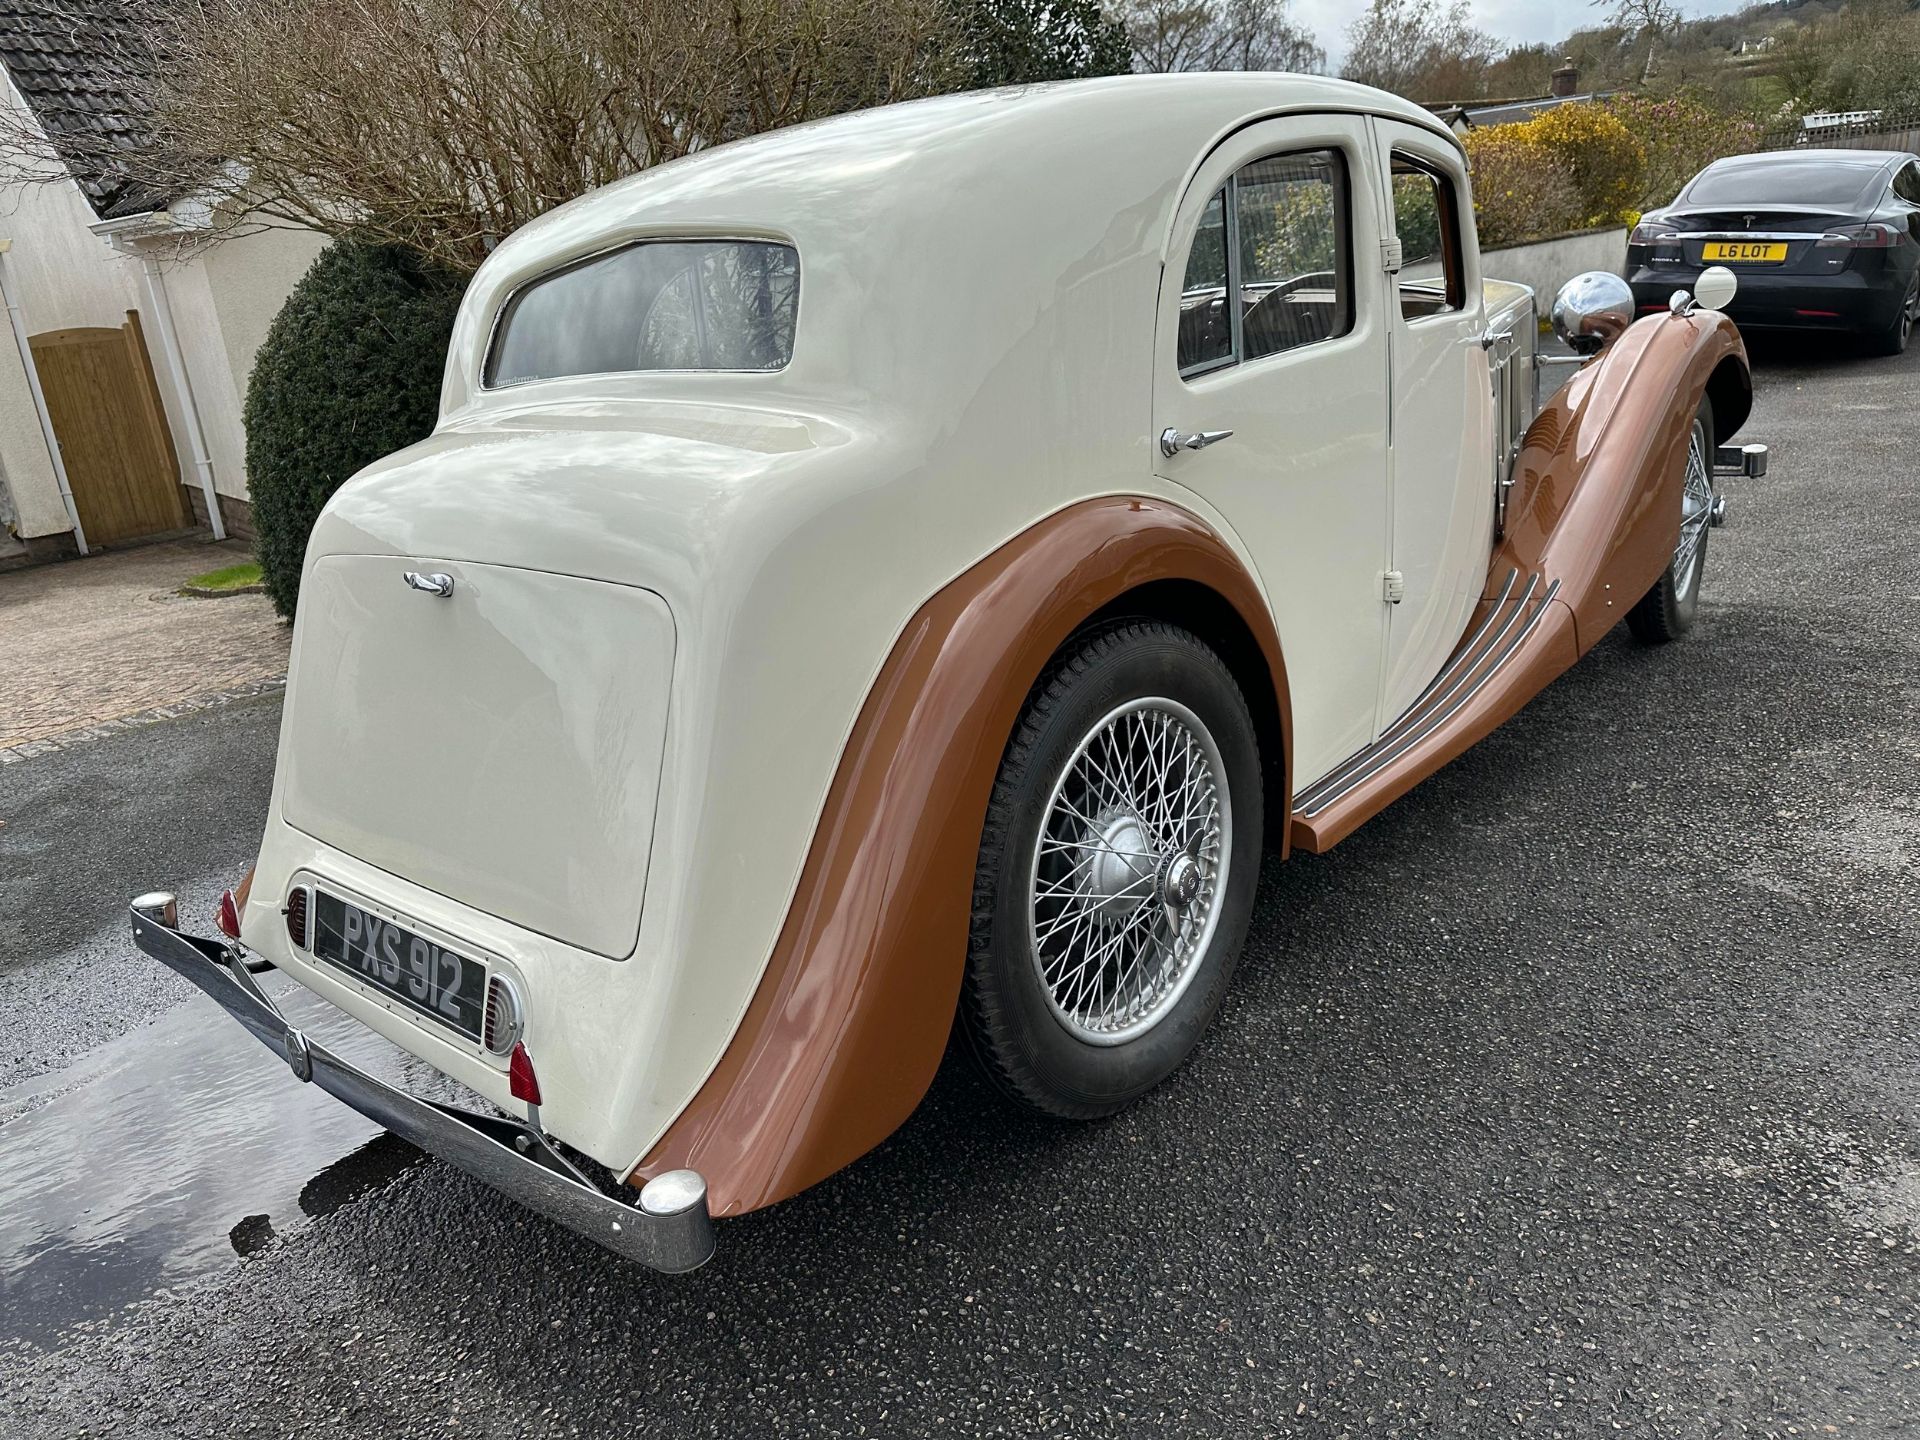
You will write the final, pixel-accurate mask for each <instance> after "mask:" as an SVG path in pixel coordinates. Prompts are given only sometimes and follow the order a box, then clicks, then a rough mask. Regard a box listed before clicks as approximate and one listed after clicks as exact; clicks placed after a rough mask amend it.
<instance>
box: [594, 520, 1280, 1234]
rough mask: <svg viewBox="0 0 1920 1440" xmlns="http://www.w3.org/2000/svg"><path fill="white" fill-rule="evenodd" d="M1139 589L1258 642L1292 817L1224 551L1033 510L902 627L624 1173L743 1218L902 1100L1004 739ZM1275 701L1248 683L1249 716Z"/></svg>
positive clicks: (951, 988)
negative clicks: (740, 981) (703, 1042)
mask: <svg viewBox="0 0 1920 1440" xmlns="http://www.w3.org/2000/svg"><path fill="white" fill-rule="evenodd" d="M1135 592H1139V593H1141V594H1143V595H1149V596H1152V597H1153V599H1154V603H1155V604H1164V603H1170V602H1172V601H1173V600H1175V599H1177V600H1179V601H1180V602H1181V603H1185V604H1188V605H1197V609H1196V610H1195V611H1194V612H1193V613H1196V614H1204V613H1206V611H1207V609H1208V607H1209V605H1224V606H1225V607H1227V608H1228V609H1230V611H1231V613H1232V616H1233V617H1234V618H1236V619H1237V621H1238V628H1237V630H1236V636H1235V638H1236V639H1238V640H1242V641H1243V640H1244V639H1245V637H1249V636H1250V637H1251V638H1252V641H1253V646H1254V653H1255V655H1257V657H1258V664H1259V666H1260V669H1261V670H1262V671H1263V672H1264V673H1263V674H1260V675H1258V676H1255V677H1250V676H1249V675H1248V674H1247V673H1246V666H1247V664H1248V663H1249V657H1246V656H1244V655H1243V656H1242V658H1241V660H1240V673H1241V682H1242V685H1243V686H1245V687H1247V688H1249V689H1250V690H1251V689H1252V688H1253V685H1254V684H1255V682H1256V681H1258V682H1261V683H1265V684H1267V685H1269V686H1270V689H1271V701H1272V707H1271V711H1270V713H1271V714H1272V715H1274V716H1276V717H1277V722H1278V728H1279V732H1280V737H1281V743H1280V749H1281V752H1282V755H1281V762H1280V764H1279V765H1278V767H1277V772H1278V773H1277V779H1278V783H1279V784H1280V786H1281V787H1282V793H1281V794H1279V795H1275V796H1271V797H1270V798H1269V801H1268V803H1269V806H1270V807H1274V808H1276V809H1277V812H1278V813H1280V814H1283V815H1284V814H1285V813H1286V803H1287V792H1286V789H1285V787H1286V786H1287V784H1288V782H1289V779H1290V776H1289V773H1288V770H1287V766H1286V762H1285V755H1286V754H1287V752H1288V751H1289V749H1290V747H1289V746H1288V745H1287V743H1286V737H1287V735H1288V733H1289V726H1290V724H1291V720H1290V711H1289V708H1288V698H1287V685H1286V672H1285V669H1284V667H1283V665H1282V662H1281V656H1280V642H1279V638H1278V636H1277V635H1276V634H1275V631H1274V627H1273V620H1272V617H1271V615H1270V614H1269V612H1268V610H1267V606H1266V601H1265V599H1264V598H1263V596H1262V595H1261V593H1260V591H1259V588H1258V586H1257V585H1256V584H1255V582H1254V580H1253V578H1252V577H1251V576H1250V575H1249V574H1248V573H1247V571H1246V569H1245V567H1244V566H1243V565H1242V564H1241V563H1240V561H1239V560H1238V558H1237V557H1236V556H1235V555H1234V553H1233V551H1232V550H1231V549H1230V548H1229V547H1228V546H1227V544H1226V543H1225V542H1224V541H1223V540H1222V539H1221V538H1220V536H1219V535H1217V534H1216V533H1215V532H1214V531H1213V530H1212V529H1211V528H1210V527H1209V526H1208V525H1207V524H1206V523H1205V522H1203V521H1201V520H1200V519H1198V518H1197V517H1195V516H1194V515H1192V514H1190V513H1189V512H1187V511H1185V510H1182V509H1180V508H1178V507H1177V506H1174V505H1172V504H1169V503H1167V502H1165V501H1161V500H1152V499H1143V498H1133V497H1115V498H1108V499H1101V500H1089V501H1084V502H1082V503H1081V504H1078V505H1074V506H1072V507H1070V508H1068V509H1066V510H1063V511H1061V512H1059V513H1058V514H1055V515H1053V516H1051V517H1049V518H1048V519H1046V520H1044V521H1042V522H1040V523H1039V524H1037V525H1035V526H1034V527H1033V528H1032V529H1030V530H1027V531H1026V532H1024V533H1023V534H1021V535H1019V536H1018V537H1016V538H1015V539H1013V540H1011V541H1009V542H1008V543H1007V544H1006V545H1004V546H1002V547H1001V548H1000V549H998V550H996V551H994V552H993V553H992V554H991V555H989V556H987V557H986V558H985V559H984V560H982V561H980V562H979V563H978V564H976V565H975V566H973V568H972V569H970V570H968V571H966V572H965V573H964V574H962V575H961V576H959V577H958V578H957V579H955V580H953V581H952V582H951V583H950V584H948V585H947V586H946V587H945V588H944V589H942V590H941V591H940V592H939V593H938V594H936V595H934V596H933V598H932V599H930V600H928V601H927V603H926V604H925V605H923V606H921V607H920V609H919V610H918V611H917V612H916V613H915V614H914V616H913V618H912V619H911V620H910V621H909V622H908V624H907V625H906V627H905V629H904V630H903V631H902V632H901V635H900V638H899V640H898V641H896V642H895V644H894V647H893V651H892V653H891V654H890V655H889V656H888V657H887V661H886V663H885V665H884V666H883V667H882V669H881V671H880V674H879V677H878V678H877V679H876V681H875V682H874V685H873V688H872V690H871V691H870V693H869V694H868V697H867V700H866V703H865V705H864V706H863V707H862V709H861V711H860V715H859V717H858V719H857V720H856V722H855V724H854V728H853V733H852V735H851V736H850V737H849V739H848V742H847V746H846V750H845V752H844V753H843V754H842V756H841V759H840V765H839V769H838V771H837V772H836V774H835V776H834V779H833V783H832V786H831V788H830V789H829V791H828V793H827V798H826V803H825V805H824V807H823V808H822V811H821V816H820V821H819V824H818V826H817V828H816V829H815V832H814V837H813V843H812V846H811V848H810V849H809V851H808V854H807V858H806V862H805V865H804V866H803V868H802V871H801V875H800V880H799V884H798V886H797V888H796V890H795V893H794V897H793V902H792V904H791V906H790V907H789V909H788V911H787V916H786V920H785V922H784V924H783V925H782V927H781V931H780V935H779V938H778V940H777V941H776V942H775V945H774V950H773V954H772V956H771V958H770V960H769V962H768V965H767V968H766V971H765V973H764V974H763V975H762V976H761V979H760V983H759V986H758V988H757V989H756V990H755V992H754V996H753V999H752V1001H751V1002H750V1004H749V1005H748V1007H747V1011H746V1014H745V1016H744V1017H743V1018H742V1020H741V1022H740V1025H739V1027H738V1029H737V1030H736V1031H735V1032H734V1035H733V1039H732V1040H731V1041H730V1042H729V1044H728V1047H727V1049H726V1051H725V1053H724V1054H723V1055H722V1056H721V1058H720V1061H719V1063H718V1065H716V1066H715V1068H714V1070H713V1072H712V1073H711V1074H710V1075H709V1076H708V1077H707V1079H706V1082H705V1083H704V1084H703V1085H702V1087H701V1089H700V1091H699V1093H698V1094H696V1095H695V1096H694V1098H693V1100H692V1102H691V1103H690V1104H689V1105H688V1106H687V1108H686V1109H685V1110H684V1111H682V1112H681V1114H680V1115H679V1117H678V1118H677V1119H675V1121H674V1122H673V1124H672V1125H671V1126H669V1127H668V1129H667V1131H666V1133H665V1134H664V1135H663V1136H662V1137H661V1139H660V1140H659V1142H658V1143H657V1144H656V1145H655V1146H654V1147H653V1149H652V1150H651V1151H650V1152H649V1153H648V1154H647V1156H646V1157H645V1159H644V1160H643V1161H642V1162H641V1164H640V1166H639V1167H638V1168H637V1169H636V1170H635V1172H634V1175H633V1177H632V1179H633V1183H635V1184H639V1183H641V1182H642V1181H644V1180H646V1179H647V1178H648V1177H650V1176H653V1175H656V1174H658V1173H660V1172H662V1171H665V1170H672V1169H676V1168H680V1167H685V1168H689V1169H694V1170H698V1171H699V1172H700V1173H701V1174H702V1175H704V1176H705V1177H706V1179H707V1183H708V1185H709V1187H710V1198H711V1205H712V1209H713V1213H714V1214H716V1215H734V1214H739V1213H741V1212H743V1211H747V1210H753V1209H756V1208H758V1207H760V1206H763V1205H770V1204H772V1203H774V1202H775V1201H777V1200H782V1199H785V1198H786V1197H787V1196H790V1195H793V1194H796V1193H798V1192H799V1191H801V1190H803V1189H805V1188H806V1187H807V1186H809V1185H812V1184H814V1183H815V1182H817V1181H819V1180H822V1179H824V1178H825V1177H826V1176H828V1175H831V1174H832V1173H833V1172H834V1171H836V1170H838V1169H840V1168H841V1167H842V1166H844V1165H846V1164H848V1163H850V1162H851V1161H853V1160H855V1159H857V1158H858V1157H859V1156H861V1155H863V1154H865V1153H866V1152H867V1151H868V1150H870V1149H872V1148H873V1147H874V1146H875V1145H877V1144H879V1143H880V1141H882V1140H883V1139H885V1138H886V1137H887V1136H888V1135H889V1134H891V1133H892V1132H893V1131H894V1129H896V1128H897V1127H898V1126H899V1125H900V1123H901V1122H902V1121H904V1120H905V1119H906V1118H907V1116H908V1115H909V1114H911V1113H912V1111H913V1109H914V1107H915V1106H916V1105H918V1104H919V1103H920V1099H921V1097H922V1096H923V1095H924V1094H925V1093H926V1089H927V1086H928V1084H929V1083H930V1082H931V1081H932V1079H933V1074H934V1071H935V1069H936V1068H937V1067H938V1065H939V1063H940V1057H941V1054H942V1052H943V1051H944V1049H945V1047H946V1043H947V1036H948V1033H949V1031H950V1030H951V1028H952V1024H953V1017H954V1010H955V1006H956V1004H957V1003H958V999H959V993H960V976H961V969H962V966H963V964H964V961H965V958H966V945H967V929H968V921H969V911H970V908H971V904H972V898H973V877H974V864H975V861H976V859H977V857H978V852H979V848H980V834H981V828H982V826H983V825H984V823H985V819H986V810H987V801H988V798H989V796H990V794H991V792H992V788H993V782H994V776H995V774H996V773H997V771H998V769H999V765H1000V758H1001V755H1002V753H1003V752H1004V750H1005V748H1006V743H1007V738H1008V736H1010V735H1011V734H1012V733H1013V728H1014V724H1015V721H1016V720H1017V719H1018V717H1019V713H1020V708H1021V706H1022V705H1023V704H1024V703H1025V701H1026V698H1027V694H1028V692H1029V691H1030V690H1031V689H1032V688H1033V684H1034V682H1035V681H1036V680H1037V679H1038V678H1039V676H1040V674H1041V672H1042V670H1043V669H1044V668H1045V666H1046V664H1047V661H1048V660H1049V659H1050V658H1051V657H1052V656H1053V654H1054V653H1055V652H1056V651H1057V650H1058V649H1059V648H1060V646H1061V645H1062V644H1063V643H1064V642H1065V641H1066V640H1067V639H1068V637H1069V636H1071V635H1072V634H1073V632H1074V631H1075V630H1076V629H1077V628H1079V627H1080V626H1081V625H1082V624H1084V623H1085V622H1086V621H1087V620H1088V619H1089V618H1091V617H1095V616H1098V615H1100V614H1102V613H1103V612H1108V613H1111V612H1113V611H1114V610H1115V607H1116V602H1120V601H1122V600H1123V597H1125V596H1128V595H1130V594H1133V593H1135ZM1207 597H1211V598H1210V599H1209V598H1207ZM1203 638H1207V637H1205V636H1204V635H1203ZM1233 648H1234V644H1233V641H1228V642H1227V643H1225V644H1224V645H1223V653H1225V652H1226V651H1229V650H1231V649H1233ZM1229 659H1230V663H1231V660H1232V657H1231V656H1230V657H1229ZM1267 698H1268V697H1267V696H1266V695H1261V694H1249V697H1248V699H1249V702H1250V704H1252V706H1253V708H1254V709H1255V711H1256V712H1257V713H1258V712H1260V711H1262V710H1263V709H1266V708H1267V707H1266V704H1265V702H1266V700H1267Z"/></svg>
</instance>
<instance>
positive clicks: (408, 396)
mask: <svg viewBox="0 0 1920 1440" xmlns="http://www.w3.org/2000/svg"><path fill="white" fill-rule="evenodd" d="M464 285H465V281H464V279H463V278H462V277H460V276H458V275H455V274H452V273H451V272H447V271H441V270H437V269H434V268H431V267H430V266H429V265H427V264H426V263H425V262H423V261H421V260H420V259H418V258H417V257H415V256H413V255H412V254H410V253H409V252H407V251H403V250H400V249H397V248H392V247H385V246H370V245H359V244H354V243H351V242H348V241H336V242H334V244H332V245H330V246H328V247H327V249H326V250H325V251H323V252H322V253H321V255H320V257H319V258H318V259H317V260H315V261H314V262H313V265H312V267H311V268H310V269H308V271H307V273H306V274H305V275H304V276H303V277H302V278H301V280H300V283H299V284H298V285H296V286H295V287H294V290H293V293H292V294H291V295H290V296H289V297H288V298H287V303H286V304H285V305H284V306H283V307H282V308H281V310H280V313H279V314H278V315H277V316H275V317H274V321H273V324H272V326H271V327H269V329H268V331H267V338H266V340H265V341H264V342H263V343H262V345H261V346H260V350H259V352H258V354H256V355H255V357H254V363H253V376H252V378H251V379H250V380H249V381H248V383H247V402H246V414H245V421H246V432H247V489H248V492H249V496H250V498H251V501H252V505H253V527H254V533H255V536H256V541H255V549H256V551H257V553H258V555H259V559H260V570H261V578H262V580H263V582H264V583H265V585H266V589H267V594H268V595H269V596H270V597H271V598H272V600H273V605H274V608H275V609H276V610H278V611H279V612H280V613H281V614H282V615H284V616H286V617H287V618H288V619H292V618H293V612H294V608H295V606H296V605H297V604H298V602H299V595H300V567H301V564H302V562H303V561H304V560H305V558H306V553H307V537H308V535H309V534H310V533H311V532H312V530H313V522H314V521H315V519H317V518H318V517H319V514H320V508H321V507H322V506H323V505H325V504H326V503H327V499H328V497H330V496H331V495H332V494H333V492H334V491H335V490H338V489H339V488H340V486H341V484H342V483H343V482H345V481H346V480H347V478H348V477H349V476H351V475H352V474H353V473H354V472H355V471H356V470H359V469H361V468H362V467H363V466H365V465H368V464H370V463H371V462H372V461H375V460H378V459H379V458H380V457H381V456H383V455H386V454H390V453H391V452H392V451H395V450H398V449H401V448H402V447H403V446H407V445H411V444H412V443H414V442H415V441H416V440H420V439H422V438H424V437H425V436H426V435H427V434H428V433H430V432H431V431H432V429H433V425H434V420H435V419H436V417H437V415H438V413H439V407H440V376H441V371H442V369H443V367H444V365H445V361H446V353H447V340H448V337H449V336H450V335H451V333H452V331H453V317H454V312H455V310H456V309H457V307H458V305H459V302H460V293H461V290H462V289H463V288H464Z"/></svg>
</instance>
